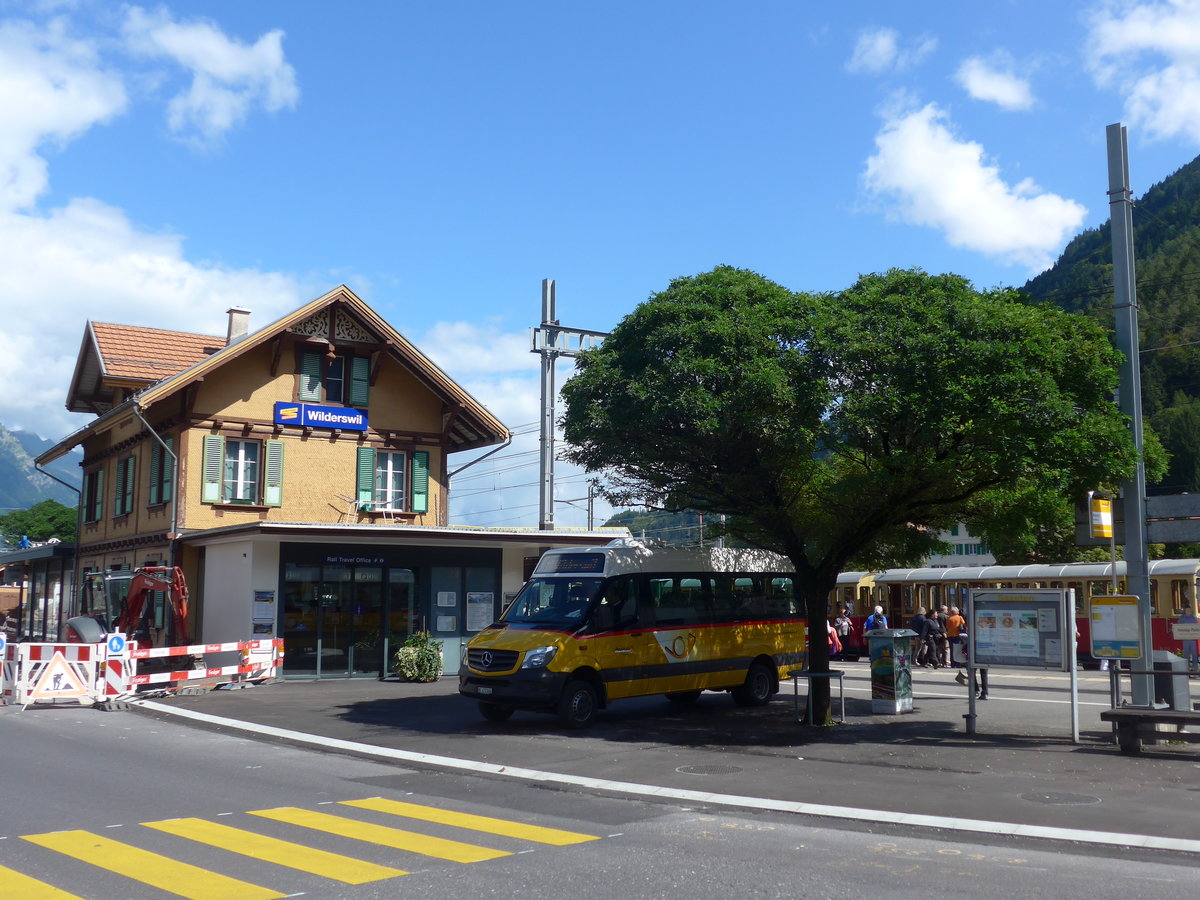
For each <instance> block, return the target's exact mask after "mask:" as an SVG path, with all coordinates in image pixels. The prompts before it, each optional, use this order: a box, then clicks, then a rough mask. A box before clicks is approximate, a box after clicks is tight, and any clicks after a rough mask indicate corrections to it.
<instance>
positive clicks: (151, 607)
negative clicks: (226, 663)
mask: <svg viewBox="0 0 1200 900" xmlns="http://www.w3.org/2000/svg"><path fill="white" fill-rule="evenodd" d="M79 612H80V615H78V616H74V617H72V618H70V619H68V620H67V640H69V641H77V642H82V643H85V644H94V643H98V642H99V641H102V640H104V635H105V634H108V633H111V632H115V631H119V632H121V633H123V634H124V635H125V636H126V637H127V638H128V639H129V640H131V641H137V644H138V646H139V647H142V648H146V647H179V646H187V644H188V643H189V641H190V635H189V632H188V590H187V582H186V581H185V580H184V578H183V572H182V571H181V570H180V569H179V567H178V566H171V567H168V566H146V567H144V568H140V569H133V570H125V571H119V572H89V573H88V574H86V575H85V576H84V582H83V596H82V597H81V602H80V607H79ZM171 658H172V659H175V660H183V659H186V657H171ZM171 668H174V666H171Z"/></svg>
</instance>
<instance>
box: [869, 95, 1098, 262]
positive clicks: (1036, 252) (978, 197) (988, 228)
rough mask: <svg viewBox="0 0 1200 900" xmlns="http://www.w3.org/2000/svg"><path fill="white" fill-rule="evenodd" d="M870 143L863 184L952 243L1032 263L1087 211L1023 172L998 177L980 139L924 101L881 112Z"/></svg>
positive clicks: (1044, 257)
mask: <svg viewBox="0 0 1200 900" xmlns="http://www.w3.org/2000/svg"><path fill="white" fill-rule="evenodd" d="M875 146H876V153H875V155H874V156H872V157H870V158H869V159H868V160H867V167H866V172H865V173H864V183H865V185H866V187H867V189H868V190H869V191H871V192H872V193H874V194H875V195H877V196H879V197H881V198H887V199H890V200H891V201H893V202H894V204H895V205H894V207H893V210H892V213H893V215H894V216H895V217H896V218H898V219H900V220H902V221H905V222H911V223H913V224H916V225H924V226H927V227H930V228H936V229H938V230H940V231H941V232H942V233H943V234H944V235H945V236H946V240H947V241H949V243H950V244H951V245H953V246H955V247H962V248H965V249H968V250H974V251H978V252H980V253H983V254H986V255H987V256H990V257H993V258H996V259H999V260H1001V261H1006V262H1009V263H1014V264H1020V265H1024V266H1026V267H1028V268H1029V269H1030V270H1040V269H1042V268H1045V267H1046V266H1047V265H1049V264H1050V263H1051V262H1052V261H1053V259H1054V256H1055V254H1056V253H1057V252H1058V250H1059V249H1060V248H1061V247H1062V245H1063V243H1064V242H1065V241H1066V240H1067V238H1068V237H1069V236H1070V235H1071V234H1072V233H1073V232H1074V231H1075V230H1076V229H1077V228H1078V227H1079V226H1080V224H1082V222H1083V219H1084V216H1085V215H1086V212H1087V210H1086V209H1085V208H1084V207H1083V206H1082V205H1080V204H1079V203H1077V202H1075V201H1074V200H1068V199H1066V198H1063V197H1060V196H1058V195H1057V194H1051V193H1047V192H1045V191H1042V190H1041V189H1040V188H1038V187H1037V185H1035V184H1034V183H1033V182H1032V181H1031V180H1029V179H1025V180H1023V181H1020V182H1018V183H1016V184H1009V183H1007V182H1006V181H1004V179H1003V178H1002V177H1001V176H1000V171H999V169H998V168H997V167H996V166H995V165H993V164H991V163H989V162H987V161H986V160H985V157H984V152H983V147H981V146H980V145H979V144H978V143H975V142H974V141H964V140H961V139H959V138H958V137H957V136H955V134H954V133H953V132H952V131H951V129H950V127H949V126H948V125H947V123H946V116H945V114H944V113H943V112H942V111H941V110H940V109H939V108H938V107H937V106H936V105H935V104H932V103H931V104H929V105H927V106H925V107H923V108H921V109H918V110H915V111H909V112H897V113H893V114H890V115H888V116H885V121H884V125H883V128H882V129H881V130H880V132H879V133H878V134H877V135H876V136H875Z"/></svg>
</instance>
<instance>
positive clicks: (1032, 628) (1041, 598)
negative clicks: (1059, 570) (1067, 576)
mask: <svg viewBox="0 0 1200 900" xmlns="http://www.w3.org/2000/svg"><path fill="white" fill-rule="evenodd" d="M969 609H970V616H969V619H968V626H967V641H968V645H969V646H970V648H971V654H972V658H973V660H974V662H975V664H976V665H980V666H1013V667H1015V668H1037V669H1061V670H1062V671H1066V668H1067V666H1068V665H1069V664H1070V663H1069V659H1070V649H1071V645H1070V643H1069V641H1071V640H1072V639H1073V638H1074V634H1073V633H1071V634H1066V635H1064V634H1063V629H1064V628H1065V627H1068V623H1071V624H1073V620H1072V618H1071V616H1070V613H1069V611H1068V608H1067V596H1066V591H1065V590H1057V589H1055V590H1043V589H1033V590H1012V589H1006V590H980V591H972V592H971V595H970V598H969Z"/></svg>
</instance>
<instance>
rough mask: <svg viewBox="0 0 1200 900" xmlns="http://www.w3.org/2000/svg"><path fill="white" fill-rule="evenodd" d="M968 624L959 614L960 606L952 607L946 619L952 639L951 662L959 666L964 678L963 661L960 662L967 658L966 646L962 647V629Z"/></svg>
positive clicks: (947, 630) (961, 676)
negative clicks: (956, 652)
mask: <svg viewBox="0 0 1200 900" xmlns="http://www.w3.org/2000/svg"><path fill="white" fill-rule="evenodd" d="M966 624H967V620H966V619H964V618H963V617H962V616H961V615H960V614H959V611H958V607H957V606H952V607H950V615H949V616H948V617H947V619H946V637H947V638H949V639H950V641H949V643H950V663H951V664H952V665H954V666H956V667H957V668H958V677H959V678H964V676H963V672H962V663H961V662H959V660H964V659H966V658H967V653H966V648H964V647H962V640H963V633H962V631H963V628H964V627H965V626H966ZM956 647H957V648H959V651H958V660H956V659H955V658H954V657H955V652H954V650H955V648H956Z"/></svg>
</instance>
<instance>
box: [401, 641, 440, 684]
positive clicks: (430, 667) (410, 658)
mask: <svg viewBox="0 0 1200 900" xmlns="http://www.w3.org/2000/svg"><path fill="white" fill-rule="evenodd" d="M395 669H396V672H397V673H398V674H399V675H401V676H402V677H403V678H405V679H406V680H408V681H437V679H438V678H439V677H440V676H441V674H442V643H441V641H436V640H434V639H433V637H432V636H431V635H430V634H429V632H428V631H417V632H414V633H413V634H410V635H409V636H408V637H407V638H405V640H404V646H403V647H401V648H400V649H399V650H397V651H396V656H395Z"/></svg>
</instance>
